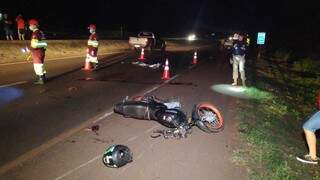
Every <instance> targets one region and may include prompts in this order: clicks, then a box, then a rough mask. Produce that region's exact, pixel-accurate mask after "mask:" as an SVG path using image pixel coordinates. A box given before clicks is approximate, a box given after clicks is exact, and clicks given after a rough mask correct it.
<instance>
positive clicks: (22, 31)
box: [16, 14, 25, 40]
mask: <svg viewBox="0 0 320 180" xmlns="http://www.w3.org/2000/svg"><path fill="white" fill-rule="evenodd" d="M16 22H17V29H18V37H19V40H24V34H25V24H24V20H23V18H22V15H21V14H19V15H18V16H17V18H16Z"/></svg>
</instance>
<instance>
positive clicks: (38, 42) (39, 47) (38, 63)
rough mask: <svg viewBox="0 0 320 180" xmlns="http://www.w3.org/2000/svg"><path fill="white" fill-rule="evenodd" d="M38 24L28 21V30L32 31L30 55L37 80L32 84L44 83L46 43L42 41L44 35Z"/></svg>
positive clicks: (33, 20)
mask: <svg viewBox="0 0 320 180" xmlns="http://www.w3.org/2000/svg"><path fill="white" fill-rule="evenodd" d="M38 28H39V23H38V21H37V20H35V19H31V20H29V29H30V30H31V31H32V35H31V44H30V46H31V48H30V51H31V54H32V59H33V67H34V71H35V73H36V75H37V76H38V79H37V80H36V81H35V82H34V84H44V83H45V81H46V70H45V68H44V58H45V51H46V47H47V43H46V42H45V41H44V39H45V38H44V34H43V32H42V31H40V30H39V29H38Z"/></svg>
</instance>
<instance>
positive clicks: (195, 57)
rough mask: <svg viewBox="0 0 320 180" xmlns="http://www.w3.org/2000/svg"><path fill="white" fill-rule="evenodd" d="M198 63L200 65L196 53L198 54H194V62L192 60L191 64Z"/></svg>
mask: <svg viewBox="0 0 320 180" xmlns="http://www.w3.org/2000/svg"><path fill="white" fill-rule="evenodd" d="M197 63H198V53H197V51H196V52H194V55H193V60H192V62H191V64H192V65H196V64H197Z"/></svg>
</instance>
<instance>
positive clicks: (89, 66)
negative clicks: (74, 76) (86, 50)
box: [82, 61, 92, 71]
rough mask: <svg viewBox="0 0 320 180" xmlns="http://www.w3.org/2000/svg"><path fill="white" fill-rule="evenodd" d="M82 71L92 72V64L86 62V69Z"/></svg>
mask: <svg viewBox="0 0 320 180" xmlns="http://www.w3.org/2000/svg"><path fill="white" fill-rule="evenodd" d="M82 70H86V71H91V70H92V66H91V62H90V61H85V63H84V68H82Z"/></svg>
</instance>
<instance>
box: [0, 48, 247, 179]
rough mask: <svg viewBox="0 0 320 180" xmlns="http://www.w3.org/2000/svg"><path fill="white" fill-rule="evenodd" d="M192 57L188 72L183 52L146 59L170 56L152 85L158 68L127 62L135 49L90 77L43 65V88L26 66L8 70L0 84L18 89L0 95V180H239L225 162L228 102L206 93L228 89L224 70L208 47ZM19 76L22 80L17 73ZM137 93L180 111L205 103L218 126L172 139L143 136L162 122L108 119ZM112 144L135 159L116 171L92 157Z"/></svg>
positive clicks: (232, 133) (74, 65)
mask: <svg viewBox="0 0 320 180" xmlns="http://www.w3.org/2000/svg"><path fill="white" fill-rule="evenodd" d="M198 54H199V64H197V65H196V66H192V67H191V66H190V63H191V60H192V56H193V52H190V51H186V52H183V51H180V52H173V51H169V52H167V53H166V54H165V55H163V54H162V55H161V53H160V52H155V53H153V54H148V53H147V54H146V57H147V58H148V60H147V62H149V63H151V64H153V63H157V62H160V63H161V64H163V62H164V57H166V58H168V59H169V61H170V68H171V69H170V70H171V75H172V79H171V80H170V81H168V82H164V81H162V79H161V74H162V71H163V70H162V68H159V69H151V68H147V67H141V66H137V65H134V64H132V62H133V61H136V60H137V57H138V55H137V54H134V53H122V54H118V55H112V56H107V57H105V59H104V60H102V61H103V62H104V63H103V65H102V66H101V68H100V69H98V70H96V71H93V72H86V71H81V70H80V66H81V62H82V61H83V60H81V59H73V60H69V61H67V60H66V61H55V62H52V64H49V63H48V64H47V67H48V72H52V73H51V75H49V82H48V83H47V84H46V85H44V86H35V85H33V84H32V83H31V82H30V81H31V79H32V74H30V71H31V72H32V67H31V68H29V69H28V70H26V68H23V67H22V66H21V67H19V66H17V69H16V74H19V75H15V73H13V74H12V76H10V77H8V79H6V80H4V81H3V82H2V83H1V84H12V83H14V81H15V82H24V81H26V83H21V84H20V85H14V86H3V87H2V88H1V89H0V90H1V91H0V93H1V92H2V94H5V95H6V96H13V97H11V98H9V100H6V101H5V103H2V104H0V105H1V109H0V130H1V131H0V136H1V137H2V141H1V142H0V147H1V150H0V154H1V156H0V166H1V167H0V179H235V178H237V179H244V178H245V171H244V170H243V169H242V168H240V167H237V166H235V165H234V164H232V163H231V156H232V152H233V151H234V150H235V149H236V148H237V146H238V145H239V144H238V142H237V141H238V134H237V130H236V127H237V122H236V121H235V120H234V114H233V113H234V112H233V111H232V110H233V109H234V108H235V102H236V99H235V98H231V97H228V96H225V95H221V94H218V93H216V92H214V91H212V89H211V87H212V85H214V84H226V83H231V78H230V77H231V68H230V66H229V65H228V64H227V63H228V61H226V59H225V57H224V56H222V55H221V54H220V53H219V52H218V51H217V49H216V48H215V47H212V48H211V49H206V50H200V51H199V52H198ZM111 62H112V63H111ZM79 63H80V65H79ZM29 66H30V64H29ZM7 68H8V69H6V71H10V68H11V67H7ZM19 68H21V69H23V70H21V69H19ZM13 69H15V68H13ZM1 70H2V71H5V70H3V68H1ZM11 70H12V69H11ZM12 71H13V72H14V70H12ZM26 71H28V74H30V75H29V76H27V75H23V74H21V72H23V73H26ZM10 72H11V71H10ZM53 72H55V74H54V73H53ZM5 74H7V73H5ZM146 93H148V94H153V95H156V96H158V97H162V98H174V99H178V100H179V101H180V102H181V103H182V105H183V106H182V107H183V109H184V110H185V112H187V114H189V115H190V113H191V109H192V106H193V105H194V104H195V103H198V102H202V101H206V102H211V103H214V104H216V105H217V107H218V108H219V109H220V110H221V111H222V113H223V115H224V117H225V121H226V124H225V129H224V131H223V132H220V133H218V134H206V133H204V132H202V131H201V130H199V129H197V128H194V131H193V133H192V134H191V136H190V137H188V138H186V139H182V140H179V141H178V140H164V139H161V138H160V139H152V138H150V133H151V131H152V130H153V129H157V128H160V129H161V128H162V127H161V125H159V124H157V123H156V122H149V121H138V120H134V119H125V118H124V117H121V116H119V115H117V114H113V113H112V107H113V104H115V103H116V102H119V101H121V100H122V99H123V98H124V97H126V96H130V97H132V96H135V95H142V94H146ZM92 125H99V127H100V129H99V132H98V134H95V133H93V132H90V131H87V130H86V129H87V128H88V127H91V126H92ZM111 144H125V145H127V146H129V147H130V149H131V150H132V151H133V153H134V161H133V162H132V163H130V164H128V165H127V166H125V167H123V168H120V169H109V168H107V167H105V166H104V165H103V164H102V162H101V155H102V153H103V150H104V149H105V148H106V147H107V146H109V145H111ZM1 175H2V176H1Z"/></svg>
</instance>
